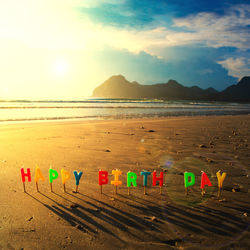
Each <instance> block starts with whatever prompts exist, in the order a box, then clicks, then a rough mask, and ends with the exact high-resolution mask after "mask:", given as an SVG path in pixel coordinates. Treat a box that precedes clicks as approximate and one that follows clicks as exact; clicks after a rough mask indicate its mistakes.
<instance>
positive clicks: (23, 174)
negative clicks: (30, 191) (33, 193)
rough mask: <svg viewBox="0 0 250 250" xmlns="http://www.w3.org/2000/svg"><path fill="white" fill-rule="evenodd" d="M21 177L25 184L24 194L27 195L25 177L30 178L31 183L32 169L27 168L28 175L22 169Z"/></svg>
mask: <svg viewBox="0 0 250 250" xmlns="http://www.w3.org/2000/svg"><path fill="white" fill-rule="evenodd" d="M21 176H22V182H23V192H24V193H26V189H25V177H28V182H31V175H30V168H27V173H24V169H23V168H21Z"/></svg>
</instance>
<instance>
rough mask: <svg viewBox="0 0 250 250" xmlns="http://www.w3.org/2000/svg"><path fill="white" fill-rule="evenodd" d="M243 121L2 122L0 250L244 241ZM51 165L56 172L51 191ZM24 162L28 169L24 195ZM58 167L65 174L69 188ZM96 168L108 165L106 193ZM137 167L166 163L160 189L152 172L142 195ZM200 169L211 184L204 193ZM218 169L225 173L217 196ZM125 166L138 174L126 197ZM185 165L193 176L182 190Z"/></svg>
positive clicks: (246, 123)
mask: <svg viewBox="0 0 250 250" xmlns="http://www.w3.org/2000/svg"><path fill="white" fill-rule="evenodd" d="M249 128H250V116H249V115H241V116H208V117H205V116H204V117H198V116H197V117H171V118H155V119H152V118H151V119H130V120H129V119H128V120H105V121H75V122H73V121H67V122H47V123H46V122H45V123H39V122H37V123H26V124H25V123H20V124H2V125H0V147H1V150H0V180H1V181H0V190H1V202H0V249H94V248H95V249H135V248H136V249H204V248H206V247H208V248H211V249H249V247H250V240H249V239H250V232H249V222H250V220H249V217H250V199H249V198H250V194H249V190H250V182H249V175H250V151H249V147H250V146H249V143H250V130H249ZM36 165H38V166H39V167H40V169H41V171H42V173H43V175H44V177H45V179H46V180H45V182H41V181H40V182H39V189H40V192H37V191H36V187H35V182H34V174H35V167H36ZM50 165H51V166H52V167H53V169H55V170H57V171H58V172H59V178H58V179H57V180H55V181H54V182H53V190H54V192H53V193H51V192H50V186H49V176H48V170H49V167H50ZM21 167H24V169H27V168H30V169H31V175H32V180H31V182H30V183H28V182H26V190H27V193H24V192H23V185H22V181H21V172H20V169H21ZM61 168H64V169H65V170H68V171H69V172H70V173H71V178H70V180H69V181H68V182H67V183H66V188H67V192H66V193H64V192H63V188H62V182H61V178H60V170H61ZM116 168H117V169H120V170H121V171H122V176H121V180H122V182H123V183H122V185H121V186H119V187H118V194H117V195H115V194H114V186H113V185H111V184H110V181H111V180H113V176H112V175H111V172H112V170H113V169H116ZM99 169H102V170H107V171H108V172H109V184H107V185H104V186H103V194H100V189H99V185H98V170H99ZM74 170H78V171H82V172H83V176H82V178H81V181H80V185H79V192H78V193H74V192H72V191H73V190H75V180H74V176H73V171H74ZM142 170H147V171H150V172H153V171H154V170H156V171H157V173H159V172H160V171H164V186H163V190H162V195H160V193H159V186H157V187H152V179H151V177H150V178H149V186H148V188H147V195H144V194H143V186H142V178H141V176H140V172H141V171H142ZM201 170H203V171H205V172H206V173H207V175H208V177H209V179H210V181H211V183H212V185H213V186H212V187H206V188H205V189H206V193H205V196H204V197H202V196H201V190H200V176H201ZM218 170H221V171H222V172H226V173H227V177H226V179H225V181H224V184H223V190H222V195H221V197H219V198H218V197H217V178H216V172H217V171H218ZM128 171H132V172H135V173H136V174H137V175H138V181H137V183H138V187H136V188H134V187H133V188H131V195H129V196H128V194H127V187H126V174H127V172H128ZM185 171H190V172H193V173H194V174H195V176H196V183H195V185H194V186H193V187H191V188H190V190H189V195H188V196H186V195H185V188H184V181H183V173H184V172H185Z"/></svg>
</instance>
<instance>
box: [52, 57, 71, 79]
mask: <svg viewBox="0 0 250 250" xmlns="http://www.w3.org/2000/svg"><path fill="white" fill-rule="evenodd" d="M52 68H53V73H54V74H55V75H56V76H66V75H67V74H68V73H69V62H68V61H67V60H66V59H57V60H55V61H54V63H53V67H52Z"/></svg>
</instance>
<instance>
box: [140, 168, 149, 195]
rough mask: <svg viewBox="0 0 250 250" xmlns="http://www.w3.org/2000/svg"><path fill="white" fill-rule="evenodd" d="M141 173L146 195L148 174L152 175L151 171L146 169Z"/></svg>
mask: <svg viewBox="0 0 250 250" xmlns="http://www.w3.org/2000/svg"><path fill="white" fill-rule="evenodd" d="M141 175H143V187H144V195H146V194H147V193H146V187H147V184H148V176H149V175H151V172H146V171H144V170H143V171H142V172H141Z"/></svg>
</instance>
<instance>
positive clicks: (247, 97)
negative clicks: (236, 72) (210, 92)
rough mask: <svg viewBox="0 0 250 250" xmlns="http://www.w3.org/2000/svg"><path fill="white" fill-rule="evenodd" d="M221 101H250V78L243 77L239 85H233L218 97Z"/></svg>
mask: <svg viewBox="0 0 250 250" xmlns="http://www.w3.org/2000/svg"><path fill="white" fill-rule="evenodd" d="M218 99H219V100H226V101H233V102H235V101H239V100H240V101H242V102H249V101H250V76H245V77H243V78H242V79H241V80H240V81H239V82H238V84H236V85H231V86H229V87H228V88H226V89H225V90H223V91H222V92H221V93H219V95H218Z"/></svg>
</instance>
